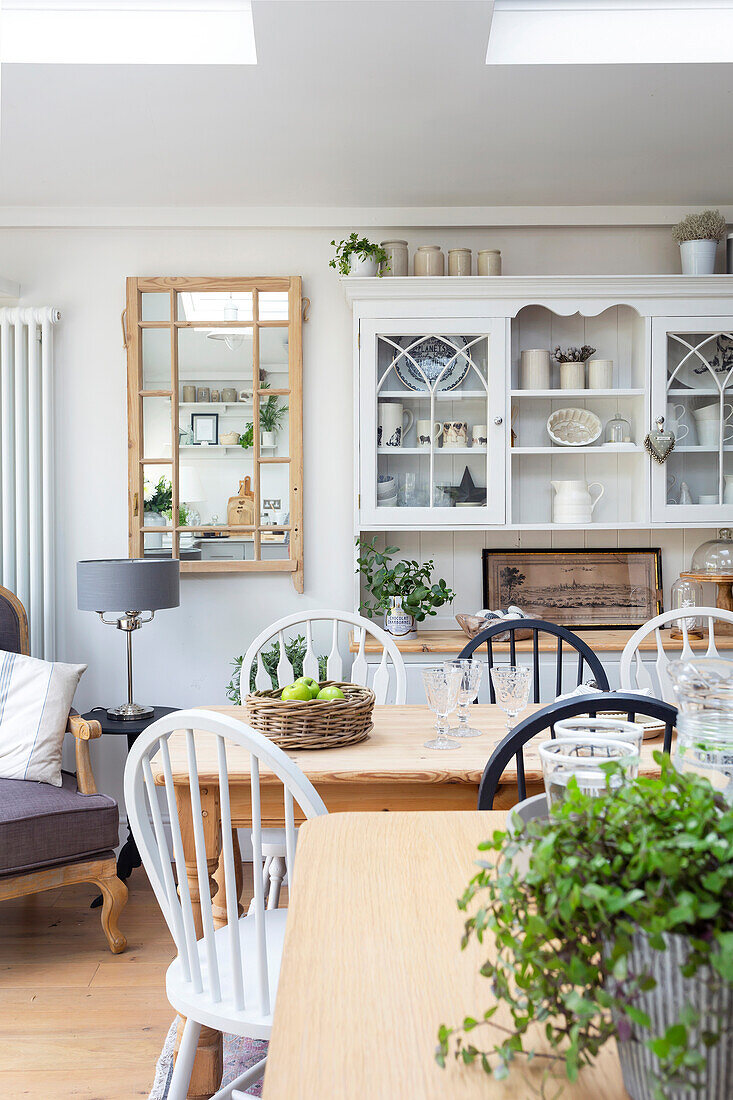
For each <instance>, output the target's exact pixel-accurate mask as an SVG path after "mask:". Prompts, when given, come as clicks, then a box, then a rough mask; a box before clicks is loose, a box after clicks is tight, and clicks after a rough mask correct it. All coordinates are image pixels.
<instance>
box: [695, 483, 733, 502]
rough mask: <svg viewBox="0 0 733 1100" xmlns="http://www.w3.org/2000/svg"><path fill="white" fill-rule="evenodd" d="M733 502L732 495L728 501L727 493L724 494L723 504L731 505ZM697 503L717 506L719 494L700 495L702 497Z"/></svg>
mask: <svg viewBox="0 0 733 1100" xmlns="http://www.w3.org/2000/svg"><path fill="white" fill-rule="evenodd" d="M726 480H727V479H726ZM725 492H726V493H727V492H728V485H727V483H726V486H725ZM732 502H733V494H731V496H729V498H728V500H726V499H725V493H724V494H723V504H731V503H732ZM697 503H698V504H717V503H718V494H717V493H700V496H699V497H698V498H697Z"/></svg>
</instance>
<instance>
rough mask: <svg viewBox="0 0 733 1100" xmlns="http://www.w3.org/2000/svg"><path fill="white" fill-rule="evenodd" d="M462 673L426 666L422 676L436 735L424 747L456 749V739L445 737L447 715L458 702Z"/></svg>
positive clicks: (447, 726) (455, 670)
mask: <svg viewBox="0 0 733 1100" xmlns="http://www.w3.org/2000/svg"><path fill="white" fill-rule="evenodd" d="M462 677H463V674H462V672H461V670H460V669H458V668H456V669H452V670H448V671H446V669H444V668H426V669H424V670H423V674H422V678H423V683H424V684H425V694H426V696H427V700H428V706H429V707H430V709H431V710H432V711H434V712H435V715H436V718H437V721H436V723H435V732H436V734H437V736H436V737H434V738H433V740H432V741H426V742H425V748H426V749H458V748H460V745H459V743H458V741H453V740H452V738H450V737H446V734H447V732H448V730H449V729H450V727H449V725H448V715H449V714H450V713H451V711H453V710H455V709H456V703H457V702H458V689H459V688H460V686H461V679H462Z"/></svg>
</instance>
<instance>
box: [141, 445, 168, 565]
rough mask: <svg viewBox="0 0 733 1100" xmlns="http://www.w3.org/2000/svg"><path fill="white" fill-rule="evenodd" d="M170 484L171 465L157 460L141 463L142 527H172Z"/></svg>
mask: <svg viewBox="0 0 733 1100" xmlns="http://www.w3.org/2000/svg"><path fill="white" fill-rule="evenodd" d="M172 485H173V470H172V467H171V466H169V465H167V464H165V463H157V462H156V463H152V462H151V463H145V464H144V465H143V499H144V501H145V507H144V510H143V527H168V528H170V527H172V512H171V500H172V496H171V494H172ZM168 546H170V538H169V539H168Z"/></svg>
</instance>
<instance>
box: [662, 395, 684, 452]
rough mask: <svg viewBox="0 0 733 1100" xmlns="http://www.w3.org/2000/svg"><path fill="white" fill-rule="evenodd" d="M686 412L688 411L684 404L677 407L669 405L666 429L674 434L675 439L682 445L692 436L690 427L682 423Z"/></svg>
mask: <svg viewBox="0 0 733 1100" xmlns="http://www.w3.org/2000/svg"><path fill="white" fill-rule="evenodd" d="M686 412H687V409H686V408H685V406H684V405H683V404H682V402H679V403H678V404H677V405H667V421H666V423H665V425H664V427H665V429H666V430H667V431H668V432H674V437H675V439H676V441H677V442H678V443H681V442H682V440H683V439H685V437H686V436H688V435H689V434H690V425H689V424H683V423H682V417H683V416H684V415H685V413H686Z"/></svg>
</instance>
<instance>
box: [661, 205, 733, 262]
mask: <svg viewBox="0 0 733 1100" xmlns="http://www.w3.org/2000/svg"><path fill="white" fill-rule="evenodd" d="M726 229H727V226H726V224H725V218H724V217H723V215H722V214H721V213H720V211H719V210H703V212H702V214H688V215H687V217H686V218H683V219H682V221H681V222H678V224H677V225H676V226H675V227H674V229H673V230H672V236H673V237H674V239H675V240H676V241H677V244H678V245H679V246H680V259H681V261H682V274H683V275H713V274H714V273H715V253H716V252H717V249H718V241H719V240H721V239H722V238H723V237H724V236H725V233H726Z"/></svg>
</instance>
